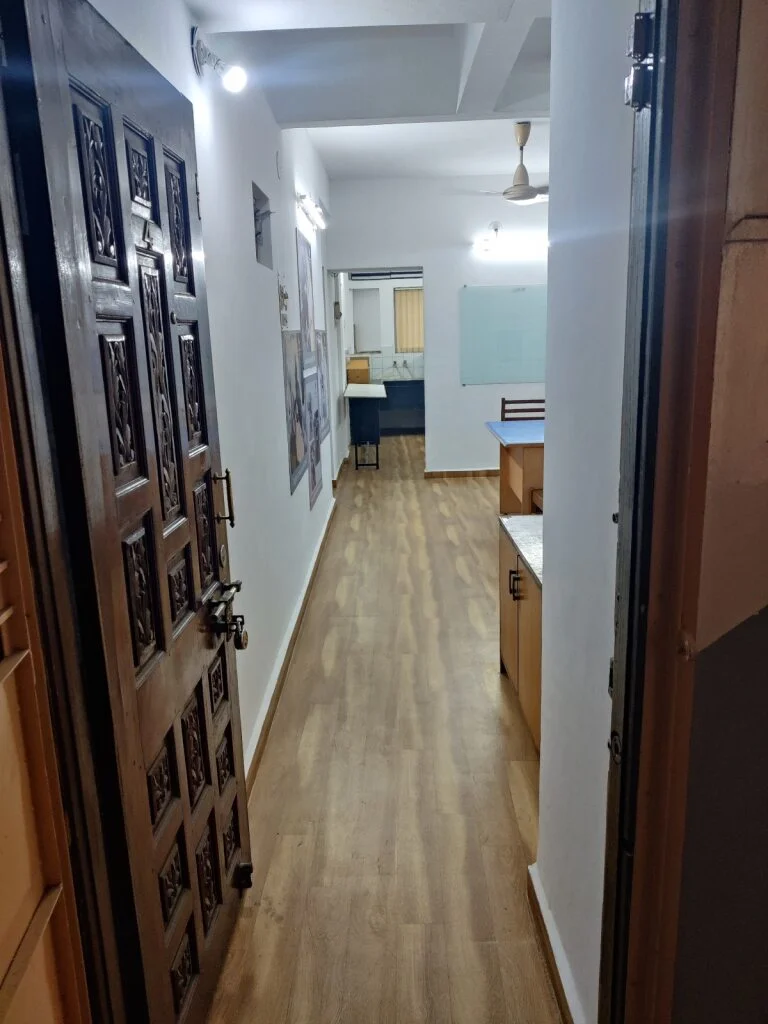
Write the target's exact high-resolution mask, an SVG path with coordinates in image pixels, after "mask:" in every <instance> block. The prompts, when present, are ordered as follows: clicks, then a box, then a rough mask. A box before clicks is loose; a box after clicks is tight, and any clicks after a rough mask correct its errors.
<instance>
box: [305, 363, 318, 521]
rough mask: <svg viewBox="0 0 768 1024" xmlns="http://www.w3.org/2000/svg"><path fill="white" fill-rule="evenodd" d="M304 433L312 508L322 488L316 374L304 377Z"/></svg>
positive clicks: (310, 505) (310, 504)
mask: <svg viewBox="0 0 768 1024" xmlns="http://www.w3.org/2000/svg"><path fill="white" fill-rule="evenodd" d="M304 434H305V436H306V438H307V443H308V446H309V507H310V508H314V506H315V502H316V501H317V496H318V495H319V494H320V491H322V489H323V463H322V456H321V450H320V390H319V385H318V375H317V371H316V370H315V372H314V373H311V374H309V375H308V376H307V377H305V378H304Z"/></svg>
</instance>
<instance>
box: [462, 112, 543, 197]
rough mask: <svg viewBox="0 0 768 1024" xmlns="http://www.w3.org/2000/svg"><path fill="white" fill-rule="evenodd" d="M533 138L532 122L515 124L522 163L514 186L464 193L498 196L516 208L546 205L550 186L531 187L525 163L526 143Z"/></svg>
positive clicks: (514, 179) (516, 171)
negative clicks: (535, 204) (494, 190)
mask: <svg viewBox="0 0 768 1024" xmlns="http://www.w3.org/2000/svg"><path fill="white" fill-rule="evenodd" d="M530 136H531V122H530V121H517V122H516V123H515V139H516V140H517V144H518V146H519V147H520V163H519V164H518V165H517V168H516V170H515V176H514V178H513V179H512V184H511V185H510V186H509V187H508V188H505V189H504V191H503V192H488V191H485V190H479V191H476V192H475V191H472V192H468V193H462V194H466V195H474V196H476V195H481V196H498V197H499V198H500V199H506V200H507V202H508V203H514V204H515V205H516V206H529V205H531V204H533V203H546V202H548V201H549V185H539V186H538V187H537V186H536V185H531V182H530V179H529V177H528V168H527V167H526V166H525V164H524V162H523V154H524V150H525V146H526V143H527V142H528V139H529V138H530Z"/></svg>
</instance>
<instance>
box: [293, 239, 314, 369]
mask: <svg viewBox="0 0 768 1024" xmlns="http://www.w3.org/2000/svg"><path fill="white" fill-rule="evenodd" d="M296 258H297V261H298V271H299V328H300V330H301V348H302V355H303V358H304V373H305V374H307V375H309V373H310V372H311V371H312V370H313V369H314V368H315V367H316V366H317V339H316V338H315V298H314V292H313V289H312V246H311V245H310V243H309V239H308V238H306V237H305V236H304V235H303V234H302V233H301V231H299V229H298V228H296Z"/></svg>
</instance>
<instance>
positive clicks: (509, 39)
mask: <svg viewBox="0 0 768 1024" xmlns="http://www.w3.org/2000/svg"><path fill="white" fill-rule="evenodd" d="M542 7H543V5H542V2H541V0H515V3H514V6H513V7H512V10H511V11H510V13H509V17H508V18H507V20H506V21H505V22H503V23H502V24H499V23H496V24H486V25H483V26H482V33H481V35H480V38H479V40H478V41H477V42H475V40H474V39H472V38H471V37H470V36H469V35H468V36H467V39H466V41H465V49H464V62H466V63H468V64H469V67H468V70H467V69H465V67H462V75H461V81H460V83H459V90H458V97H457V100H456V113H457V114H460V115H461V116H462V117H473V116H477V115H478V114H480V113H481V112H483V111H489V110H495V109H496V101H497V100H498V98H499V96H500V95H501V92H502V90H503V88H504V85H505V83H506V81H507V79H508V78H509V73H510V71H511V70H512V68H513V67H514V66H515V63H516V61H517V58H518V57H519V56H520V50H521V49H522V48H523V44H524V43H525V40H526V37H527V36H528V33H529V31H530V28H531V25H532V24H533V22H534V19H535V18H537V17H541V16H542V13H543V12H542ZM544 13H545V12H544ZM471 50H473V51H474V52H473V55H472V57H471V63H470V62H469V54H470V51H471Z"/></svg>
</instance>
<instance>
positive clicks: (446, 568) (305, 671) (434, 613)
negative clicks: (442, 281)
mask: <svg viewBox="0 0 768 1024" xmlns="http://www.w3.org/2000/svg"><path fill="white" fill-rule="evenodd" d="M423 453H424V443H423V439H420V438H412V437H409V438H386V439H385V441H384V443H383V445H382V449H381V458H382V468H381V470H380V471H379V472H373V471H365V472H363V471H361V472H358V473H355V472H354V470H350V469H348V470H347V471H346V472H345V474H344V475H343V477H342V479H341V481H340V484H339V488H338V491H337V502H338V510H337V513H336V516H335V519H334V524H333V527H332V531H331V534H330V537H329V540H328V543H327V545H326V548H325V552H324V555H323V560H322V563H321V565H320V566H319V567H318V572H317V575H316V578H315V585H314V588H313V592H312V594H311V596H310V599H309V602H308V605H307V609H306V615H305V618H304V622H303V625H302V629H301V632H300V633H299V636H298V638H297V642H296V647H295V650H294V654H293V660H292V663H291V666H290V668H289V671H288V674H287V678H286V682H285V687H284V690H283V694H282V697H281V700H280V704H279V706H278V709H277V712H276V714H275V718H274V722H273V725H272V729H271V732H270V735H269V739H268V741H267V744H266V747H265V750H264V755H263V759H262V761H261V765H260V767H259V771H258V773H257V776H256V781H255V784H254V787H253V791H252V794H251V800H250V821H251V830H252V844H253V856H254V881H255V885H254V889H253V890H251V892H250V894H249V896H248V898H247V900H246V905H245V907H244V909H243V912H242V914H241V917H240V920H239V921H238V925H237V929H236V931H235V934H234V937H233V941H232V944H231V947H230V951H229V955H228V959H227V963H226V965H225V968H224V972H223V974H222V978H221V981H220V984H219V987H218V991H217V993H216V997H215V1000H214V1004H213V1008H212V1011H211V1017H210V1020H211V1021H212V1022H216V1024H218V1022H224V1021H226V1022H227V1024H246V1022H248V1024H251V1022H261V1021H264V1022H265V1024H289V1022H290V1024H302V1022H303V1024H323V1022H325V1021H329V1022H330V1021H333V1022H334V1024H497V1022H498V1024H501V1022H505V1024H555V1022H558V1021H559V1020H560V1018H559V1016H558V1011H557V1006H556V1003H555V1001H554V995H553V992H552V988H551V984H550V981H549V977H548V975H547V968H546V965H545V963H544V961H543V959H542V957H541V954H540V952H539V949H538V946H537V944H536V933H535V930H534V925H533V921H532V919H531V916H530V913H529V911H528V905H527V900H526V878H527V875H526V871H527V862H528V860H529V859H530V857H531V855H532V852H533V850H535V844H536V839H537V836H536V820H535V819H536V815H537V803H536V801H537V796H536V789H537V782H538V774H537V773H538V764H537V757H536V751H535V748H534V746H533V742H532V740H531V737H530V733H529V732H528V729H527V727H526V725H525V722H524V720H523V718H522V715H521V712H520V706H519V703H518V700H517V697H516V696H515V694H514V693H513V692H512V690H511V688H510V687H509V684H508V682H507V680H506V678H505V677H502V676H499V673H498V664H499V651H498V646H499V638H498V605H497V601H498V596H497V595H498V585H497V580H496V575H497V572H498V567H497V558H498V524H497V520H496V508H497V504H498V482H497V481H496V480H493V479H485V478H466V479H464V478H458V479H451V480H441V479H430V480H425V479H424V476H423V470H424V454H423Z"/></svg>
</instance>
